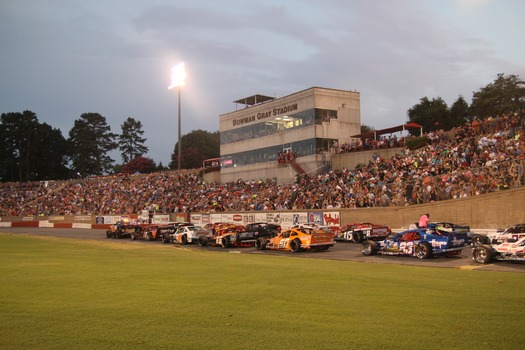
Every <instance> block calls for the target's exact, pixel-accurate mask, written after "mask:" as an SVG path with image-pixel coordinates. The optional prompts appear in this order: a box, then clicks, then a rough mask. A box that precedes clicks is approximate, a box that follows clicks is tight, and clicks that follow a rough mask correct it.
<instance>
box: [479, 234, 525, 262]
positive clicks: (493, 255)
mask: <svg viewBox="0 0 525 350" xmlns="http://www.w3.org/2000/svg"><path fill="white" fill-rule="evenodd" d="M472 259H473V260H474V261H475V262H477V263H480V264H488V263H490V262H491V261H493V260H509V261H525V237H521V238H520V239H518V240H515V239H508V240H507V241H505V242H503V243H495V244H482V245H479V246H475V247H474V248H472Z"/></svg>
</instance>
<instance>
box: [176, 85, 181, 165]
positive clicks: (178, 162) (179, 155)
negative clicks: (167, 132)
mask: <svg viewBox="0 0 525 350" xmlns="http://www.w3.org/2000/svg"><path fill="white" fill-rule="evenodd" d="M180 88H181V87H180V85H179V91H178V92H179V127H178V128H179V141H178V144H179V154H178V156H177V168H178V169H179V170H180V163H181V158H182V146H181V142H180Z"/></svg>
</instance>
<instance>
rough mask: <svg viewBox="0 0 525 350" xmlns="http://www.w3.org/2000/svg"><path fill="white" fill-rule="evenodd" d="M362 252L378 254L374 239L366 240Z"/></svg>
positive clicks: (367, 254) (366, 254)
mask: <svg viewBox="0 0 525 350" xmlns="http://www.w3.org/2000/svg"><path fill="white" fill-rule="evenodd" d="M361 253H362V254H363V255H365V256H370V255H376V254H377V246H376V243H375V242H373V241H366V242H365V243H363V246H362V247H361Z"/></svg>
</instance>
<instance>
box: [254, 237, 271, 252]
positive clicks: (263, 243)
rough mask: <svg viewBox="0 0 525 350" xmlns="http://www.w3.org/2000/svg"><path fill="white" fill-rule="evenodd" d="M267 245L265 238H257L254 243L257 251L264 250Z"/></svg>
mask: <svg viewBox="0 0 525 350" xmlns="http://www.w3.org/2000/svg"><path fill="white" fill-rule="evenodd" d="M267 243H268V240H267V239H266V238H258V239H257V240H256V241H255V248H257V250H266V244H267Z"/></svg>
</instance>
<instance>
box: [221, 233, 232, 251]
mask: <svg viewBox="0 0 525 350" xmlns="http://www.w3.org/2000/svg"><path fill="white" fill-rule="evenodd" d="M221 245H222V247H223V248H229V247H230V236H226V237H222V239H221Z"/></svg>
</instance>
